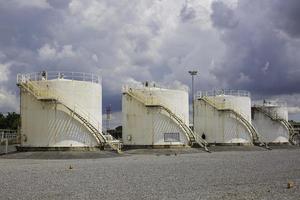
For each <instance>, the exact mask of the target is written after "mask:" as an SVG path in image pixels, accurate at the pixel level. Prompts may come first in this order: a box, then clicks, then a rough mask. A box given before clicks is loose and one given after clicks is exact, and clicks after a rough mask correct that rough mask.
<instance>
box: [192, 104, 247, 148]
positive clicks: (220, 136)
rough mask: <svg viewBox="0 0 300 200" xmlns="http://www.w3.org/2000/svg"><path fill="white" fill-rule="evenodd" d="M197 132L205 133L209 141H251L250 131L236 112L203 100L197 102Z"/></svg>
mask: <svg viewBox="0 0 300 200" xmlns="http://www.w3.org/2000/svg"><path fill="white" fill-rule="evenodd" d="M195 132H196V133H197V134H199V135H200V136H202V135H203V134H205V138H206V140H207V141H208V142H209V143H251V137H250V134H249V131H248V130H247V128H246V127H245V126H244V125H243V124H242V123H241V122H240V121H239V120H238V118H236V116H235V115H234V114H232V113H229V112H224V111H218V110H217V109H215V108H213V107H212V106H210V105H209V104H206V103H205V102H204V101H201V100H197V101H196V102H195Z"/></svg>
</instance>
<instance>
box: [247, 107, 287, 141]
mask: <svg viewBox="0 0 300 200" xmlns="http://www.w3.org/2000/svg"><path fill="white" fill-rule="evenodd" d="M262 109H265V110H266V111H267V112H269V114H271V115H272V116H273V117H275V118H283V119H285V120H288V118H287V108H286V107H281V106H278V107H276V106H263V107H262ZM277 112H278V113H277ZM252 117H253V119H252V122H253V125H254V127H255V128H256V130H257V131H258V132H259V133H260V135H261V140H262V141H263V142H267V143H287V142H288V141H289V131H288V129H287V128H286V127H285V126H284V124H282V123H281V122H280V121H276V120H272V119H271V118H270V117H268V116H267V115H265V114H264V113H262V112H260V111H258V110H255V109H254V110H253V116H252Z"/></svg>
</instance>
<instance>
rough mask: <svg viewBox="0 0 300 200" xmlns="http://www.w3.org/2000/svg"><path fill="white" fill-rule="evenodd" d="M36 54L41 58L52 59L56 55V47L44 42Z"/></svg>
mask: <svg viewBox="0 0 300 200" xmlns="http://www.w3.org/2000/svg"><path fill="white" fill-rule="evenodd" d="M38 54H39V56H40V58H41V59H42V60H50V59H54V58H55V56H56V49H55V48H54V47H51V46H50V45H49V44H45V45H44V46H42V47H41V48H39V49H38Z"/></svg>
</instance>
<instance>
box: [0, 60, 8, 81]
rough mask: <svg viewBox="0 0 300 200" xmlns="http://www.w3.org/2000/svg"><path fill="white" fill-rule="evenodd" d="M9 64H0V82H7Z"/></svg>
mask: <svg viewBox="0 0 300 200" xmlns="http://www.w3.org/2000/svg"><path fill="white" fill-rule="evenodd" d="M9 67H10V65H9V64H2V63H0V82H4V81H8V80H9V74H10V72H9Z"/></svg>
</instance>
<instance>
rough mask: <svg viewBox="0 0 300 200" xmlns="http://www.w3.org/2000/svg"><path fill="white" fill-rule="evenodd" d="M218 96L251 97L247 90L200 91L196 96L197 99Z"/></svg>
mask: <svg viewBox="0 0 300 200" xmlns="http://www.w3.org/2000/svg"><path fill="white" fill-rule="evenodd" d="M218 95H230V96H239V97H250V96H251V94H250V92H248V91H245V90H231V89H216V90H211V91H198V92H197V94H196V96H197V98H202V97H211V96H218Z"/></svg>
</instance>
